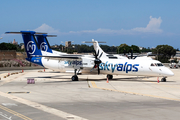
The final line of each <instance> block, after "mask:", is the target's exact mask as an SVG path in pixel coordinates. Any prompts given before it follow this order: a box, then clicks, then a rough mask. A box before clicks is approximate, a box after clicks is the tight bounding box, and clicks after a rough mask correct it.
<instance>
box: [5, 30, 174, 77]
mask: <svg viewBox="0 0 180 120" xmlns="http://www.w3.org/2000/svg"><path fill="white" fill-rule="evenodd" d="M6 33H7V34H8V33H14V34H22V36H23V40H24V45H25V49H26V52H27V56H28V58H27V60H28V61H30V62H33V63H36V64H39V65H41V66H44V67H46V68H49V69H53V70H59V71H66V68H68V67H71V68H74V72H75V75H73V76H72V80H73V81H77V80H78V77H77V74H76V73H77V70H81V72H82V73H88V74H94V73H95V72H97V73H98V74H100V73H101V74H107V77H108V78H109V79H112V77H113V76H112V75H133V76H154V77H163V78H162V81H166V77H168V76H173V75H174V73H173V72H172V71H171V70H170V69H168V68H166V67H165V66H163V65H162V63H161V62H159V61H157V60H152V59H151V58H148V57H140V58H136V59H127V58H125V57H116V56H113V55H108V54H106V53H105V52H104V51H103V50H102V49H101V48H100V47H99V44H98V42H97V41H92V43H93V44H94V49H95V51H96V55H95V57H94V56H85V55H69V54H54V53H50V52H46V51H42V50H41V49H40V46H39V45H38V43H37V41H36V38H35V35H37V34H38V35H43V34H46V33H37V32H34V31H21V32H6ZM45 50H46V49H45ZM117 58H118V59H117ZM92 68H93V69H92ZM94 68H95V69H94ZM91 71H92V72H91Z"/></svg>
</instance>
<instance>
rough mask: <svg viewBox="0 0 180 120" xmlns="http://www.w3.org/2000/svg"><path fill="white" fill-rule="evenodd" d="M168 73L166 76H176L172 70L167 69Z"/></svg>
mask: <svg viewBox="0 0 180 120" xmlns="http://www.w3.org/2000/svg"><path fill="white" fill-rule="evenodd" d="M166 71H167V73H166V74H167V75H168V76H174V73H173V72H172V71H171V70H170V69H168V68H167V70H166Z"/></svg>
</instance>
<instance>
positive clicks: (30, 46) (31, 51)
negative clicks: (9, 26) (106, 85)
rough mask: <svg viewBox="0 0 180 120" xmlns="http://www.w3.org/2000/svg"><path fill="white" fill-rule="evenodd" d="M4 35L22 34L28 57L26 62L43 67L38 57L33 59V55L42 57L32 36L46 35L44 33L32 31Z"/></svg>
mask: <svg viewBox="0 0 180 120" xmlns="http://www.w3.org/2000/svg"><path fill="white" fill-rule="evenodd" d="M6 34H22V38H23V41H24V46H25V49H26V53H27V57H28V58H26V60H28V61H30V62H33V63H36V64H39V65H41V66H43V65H42V62H41V58H40V57H33V55H42V53H41V50H40V48H39V45H38V43H37V41H36V38H35V36H34V35H35V34H46V33H37V32H34V31H20V32H6Z"/></svg>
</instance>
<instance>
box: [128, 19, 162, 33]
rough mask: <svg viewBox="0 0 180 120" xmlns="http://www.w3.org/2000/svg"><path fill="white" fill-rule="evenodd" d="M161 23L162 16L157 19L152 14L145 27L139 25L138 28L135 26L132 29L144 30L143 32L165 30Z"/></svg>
mask: <svg viewBox="0 0 180 120" xmlns="http://www.w3.org/2000/svg"><path fill="white" fill-rule="evenodd" d="M161 23H162V19H161V17H159V18H158V19H157V18H152V16H150V21H149V23H148V25H147V26H146V27H145V28H143V27H137V28H133V29H132V31H137V32H143V33H145V32H150V33H161V32H163V30H162V29H160V25H161Z"/></svg>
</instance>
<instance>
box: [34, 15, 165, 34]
mask: <svg viewBox="0 0 180 120" xmlns="http://www.w3.org/2000/svg"><path fill="white" fill-rule="evenodd" d="M161 23H162V19H161V17H159V18H153V17H152V16H150V21H149V23H148V24H147V26H146V27H136V28H133V29H130V30H124V29H120V30H112V29H103V28H99V29H97V30H82V31H69V32H67V33H65V32H60V31H58V30H56V29H54V28H52V27H51V26H49V25H47V24H45V23H44V24H42V25H41V26H40V27H38V28H36V29H35V30H34V31H37V32H47V33H53V34H58V35H69V34H112V35H135V34H142V33H154V34H158V33H162V32H163V30H162V29H160V25H161Z"/></svg>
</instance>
